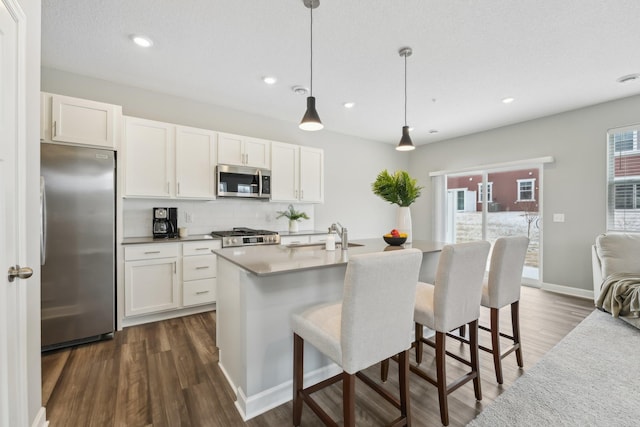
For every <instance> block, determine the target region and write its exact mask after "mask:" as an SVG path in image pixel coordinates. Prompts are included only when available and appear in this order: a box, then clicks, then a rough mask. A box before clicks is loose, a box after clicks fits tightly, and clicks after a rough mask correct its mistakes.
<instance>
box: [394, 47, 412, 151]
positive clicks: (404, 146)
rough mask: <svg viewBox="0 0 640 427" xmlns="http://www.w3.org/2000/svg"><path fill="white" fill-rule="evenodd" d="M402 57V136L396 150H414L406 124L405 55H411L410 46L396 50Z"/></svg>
mask: <svg viewBox="0 0 640 427" xmlns="http://www.w3.org/2000/svg"><path fill="white" fill-rule="evenodd" d="M398 53H399V54H400V56H403V57H404V126H402V138H401V139H400V143H399V144H398V146H397V147H396V150H398V151H410V150H415V148H416V147H415V146H414V145H413V142H411V137H410V136H409V126H407V56H411V54H412V53H413V50H411V48H410V47H403V48H402V49H400V50H399V51H398Z"/></svg>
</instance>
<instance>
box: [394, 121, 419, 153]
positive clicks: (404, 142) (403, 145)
mask: <svg viewBox="0 0 640 427" xmlns="http://www.w3.org/2000/svg"><path fill="white" fill-rule="evenodd" d="M415 148H416V147H415V146H414V145H413V142H412V141H411V137H410V136H409V126H402V138H401V139H400V143H399V144H398V146H397V147H396V150H398V151H411V150H415Z"/></svg>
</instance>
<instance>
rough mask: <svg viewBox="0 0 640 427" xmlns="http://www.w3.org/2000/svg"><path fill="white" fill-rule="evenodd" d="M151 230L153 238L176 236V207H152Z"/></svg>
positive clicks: (171, 237)
mask: <svg viewBox="0 0 640 427" xmlns="http://www.w3.org/2000/svg"><path fill="white" fill-rule="evenodd" d="M152 230H153V237H154V238H159V239H173V238H176V237H178V208H153V227H152Z"/></svg>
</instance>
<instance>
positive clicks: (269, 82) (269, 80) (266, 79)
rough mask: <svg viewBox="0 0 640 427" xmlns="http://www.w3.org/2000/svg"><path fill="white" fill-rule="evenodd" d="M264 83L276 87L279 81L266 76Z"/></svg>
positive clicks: (263, 79)
mask: <svg viewBox="0 0 640 427" xmlns="http://www.w3.org/2000/svg"><path fill="white" fill-rule="evenodd" d="M262 81H263V82H265V83H266V84H268V85H274V84H276V82H277V81H278V79H276V78H275V77H273V76H264V77H263V78H262Z"/></svg>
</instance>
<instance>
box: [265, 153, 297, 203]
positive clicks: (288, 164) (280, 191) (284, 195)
mask: <svg viewBox="0 0 640 427" xmlns="http://www.w3.org/2000/svg"><path fill="white" fill-rule="evenodd" d="M299 156H300V146H298V145H294V144H285V143H283V142H272V143H271V200H272V201H278V202H295V201H298V198H299V197H298V193H299V191H300V161H299V160H298V159H299Z"/></svg>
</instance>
